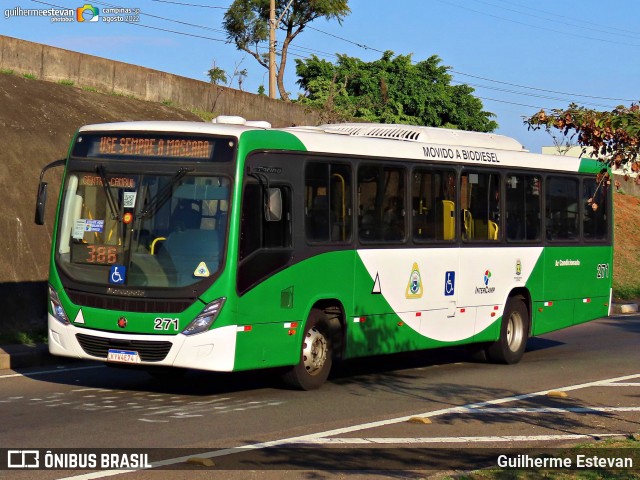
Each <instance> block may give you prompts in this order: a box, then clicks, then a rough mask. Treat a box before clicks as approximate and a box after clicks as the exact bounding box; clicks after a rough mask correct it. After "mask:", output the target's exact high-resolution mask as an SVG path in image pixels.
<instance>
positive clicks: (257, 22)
mask: <svg viewBox="0 0 640 480" xmlns="http://www.w3.org/2000/svg"><path fill="white" fill-rule="evenodd" d="M288 4H289V0H276V18H280V17H281V16H282V21H281V22H280V23H279V24H278V28H279V29H280V30H283V31H284V32H285V39H284V41H283V42H282V43H281V46H280V49H279V52H278V55H279V57H280V64H279V65H278V67H277V72H278V73H277V82H278V90H279V92H280V97H281V98H282V99H283V100H286V101H288V100H289V95H288V94H287V92H286V90H285V88H284V71H285V67H286V64H287V52H288V49H289V45H290V44H291V42H292V41H293V39H294V38H295V37H296V36H297V35H298V34H299V33H300V32H302V30H303V29H304V27H305V26H306V25H307V24H308V23H310V22H312V21H314V20H316V19H318V18H321V17H324V18H325V19H327V20H337V21H338V22H341V21H342V19H343V18H344V17H345V16H347V15H348V14H349V13H350V12H351V10H350V9H349V6H348V0H293V1H292V2H291V6H290V7H289V8H287V9H286V10H285V8H286V7H287V6H288ZM223 26H224V29H225V30H226V31H227V39H228V40H229V41H230V42H233V43H235V45H236V47H237V48H238V49H239V50H243V51H245V52H247V53H249V54H250V55H251V56H253V57H254V58H255V59H256V60H257V61H258V63H260V65H262V66H263V67H265V68H266V69H267V70H268V69H269V52H268V48H267V49H266V53H262V52H261V49H262V50H263V51H264V50H265V49H264V43H265V42H267V41H268V40H269V0H235V1H234V2H233V3H232V4H231V6H230V7H229V9H228V10H227V12H226V13H225V15H224V21H223ZM261 44H262V47H261ZM276 50H277V48H276Z"/></svg>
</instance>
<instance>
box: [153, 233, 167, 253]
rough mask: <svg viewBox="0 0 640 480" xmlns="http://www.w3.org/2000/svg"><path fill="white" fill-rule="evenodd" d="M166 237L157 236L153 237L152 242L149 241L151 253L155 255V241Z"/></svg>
mask: <svg viewBox="0 0 640 480" xmlns="http://www.w3.org/2000/svg"><path fill="white" fill-rule="evenodd" d="M166 239H167V237H158V238H155V239H154V240H153V242H151V255H155V250H156V243H158V242H159V241H160V240H166Z"/></svg>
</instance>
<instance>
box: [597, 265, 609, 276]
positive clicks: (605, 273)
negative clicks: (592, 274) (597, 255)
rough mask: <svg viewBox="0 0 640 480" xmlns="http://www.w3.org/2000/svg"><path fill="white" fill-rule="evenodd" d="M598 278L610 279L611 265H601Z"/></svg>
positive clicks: (598, 268) (598, 269)
mask: <svg viewBox="0 0 640 480" xmlns="http://www.w3.org/2000/svg"><path fill="white" fill-rule="evenodd" d="M596 278H609V264H608V263H599V264H598V267H597V273H596Z"/></svg>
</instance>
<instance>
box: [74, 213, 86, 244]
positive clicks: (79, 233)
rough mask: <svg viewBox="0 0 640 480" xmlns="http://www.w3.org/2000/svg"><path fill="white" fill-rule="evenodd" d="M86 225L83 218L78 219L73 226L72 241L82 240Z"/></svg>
mask: <svg viewBox="0 0 640 480" xmlns="http://www.w3.org/2000/svg"><path fill="white" fill-rule="evenodd" d="M86 225H87V221H86V220H85V219H84V218H79V219H77V220H76V221H75V223H74V224H73V233H72V234H71V236H72V237H73V239H74V240H82V239H83V238H84V229H85V226H86Z"/></svg>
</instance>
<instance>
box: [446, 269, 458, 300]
mask: <svg viewBox="0 0 640 480" xmlns="http://www.w3.org/2000/svg"><path fill="white" fill-rule="evenodd" d="M455 288H456V272H447V273H445V274H444V295H445V296H446V297H450V296H451V295H453V294H454V292H455Z"/></svg>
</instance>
